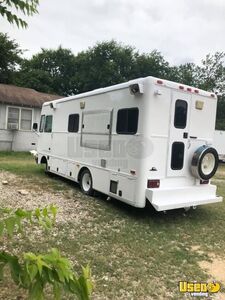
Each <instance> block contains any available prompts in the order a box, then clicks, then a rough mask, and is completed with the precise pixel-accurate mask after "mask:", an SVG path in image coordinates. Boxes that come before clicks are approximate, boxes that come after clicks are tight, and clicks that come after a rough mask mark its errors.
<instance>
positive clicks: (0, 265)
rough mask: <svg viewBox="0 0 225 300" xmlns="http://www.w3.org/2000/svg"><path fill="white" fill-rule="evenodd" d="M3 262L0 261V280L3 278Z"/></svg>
mask: <svg viewBox="0 0 225 300" xmlns="http://www.w3.org/2000/svg"><path fill="white" fill-rule="evenodd" d="M4 267H5V264H4V263H0V281H2V280H3V271H4Z"/></svg>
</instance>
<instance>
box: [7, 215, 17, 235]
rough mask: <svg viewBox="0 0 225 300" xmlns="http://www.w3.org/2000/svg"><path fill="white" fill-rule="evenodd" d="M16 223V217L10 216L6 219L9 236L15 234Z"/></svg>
mask: <svg viewBox="0 0 225 300" xmlns="http://www.w3.org/2000/svg"><path fill="white" fill-rule="evenodd" d="M15 223H16V221H15V218H14V217H9V218H7V219H5V227H6V230H7V232H8V234H9V236H12V235H13V231H14V227H15Z"/></svg>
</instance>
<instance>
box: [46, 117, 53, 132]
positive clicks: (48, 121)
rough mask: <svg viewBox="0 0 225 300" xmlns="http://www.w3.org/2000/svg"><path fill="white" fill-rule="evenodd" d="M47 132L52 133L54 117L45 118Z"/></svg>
mask: <svg viewBox="0 0 225 300" xmlns="http://www.w3.org/2000/svg"><path fill="white" fill-rule="evenodd" d="M45 132H52V116H46V118H45Z"/></svg>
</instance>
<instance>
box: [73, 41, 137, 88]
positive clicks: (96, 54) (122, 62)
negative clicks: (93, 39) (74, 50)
mask: <svg viewBox="0 0 225 300" xmlns="http://www.w3.org/2000/svg"><path fill="white" fill-rule="evenodd" d="M75 64H76V70H77V73H76V90H77V92H78V93H81V92H85V91H89V90H93V89H96V88H100V87H105V86H109V85H113V84H117V83H120V82H124V81H127V80H129V79H131V78H132V77H133V76H132V73H133V67H134V64H135V51H134V49H133V48H132V47H130V46H122V45H121V44H119V43H117V42H115V41H113V40H112V41H109V42H102V43H98V44H96V45H95V46H94V47H92V48H89V49H88V50H87V51H83V52H80V53H79V54H78V55H77V56H76V63H75Z"/></svg>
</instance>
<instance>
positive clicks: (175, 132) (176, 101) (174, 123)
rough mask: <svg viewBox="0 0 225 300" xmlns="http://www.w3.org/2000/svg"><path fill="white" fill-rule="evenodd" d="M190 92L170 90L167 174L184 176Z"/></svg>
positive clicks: (186, 161) (185, 172)
mask: <svg viewBox="0 0 225 300" xmlns="http://www.w3.org/2000/svg"><path fill="white" fill-rule="evenodd" d="M190 107H191V94H188V93H182V92H179V91H172V101H171V113H170V116H171V118H170V126H169V145H168V163H167V176H169V177H172V176H175V177H177V176H186V174H187V172H188V168H187V163H188V159H187V156H188V137H189V127H190V111H191V109H190Z"/></svg>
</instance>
